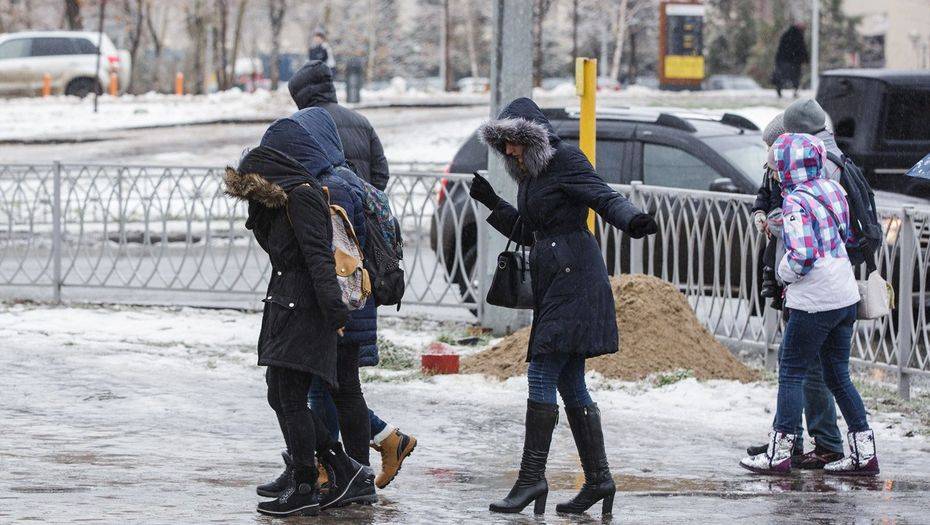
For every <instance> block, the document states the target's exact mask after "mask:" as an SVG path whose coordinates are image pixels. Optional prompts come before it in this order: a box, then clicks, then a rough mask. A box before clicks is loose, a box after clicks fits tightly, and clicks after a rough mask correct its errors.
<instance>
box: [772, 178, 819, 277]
mask: <svg viewBox="0 0 930 525" xmlns="http://www.w3.org/2000/svg"><path fill="white" fill-rule="evenodd" d="M783 216H784V230H783V231H782V238H783V239H784V241H785V257H784V259H782V261H781V264H779V267H778V275H779V277H781V278H782V280H783V281H785V282H786V283H793V282H795V281H798V280H799V279H801V278H802V277H804V276H805V275H807V274H808V273H809V272H810V271H811V269H812V268H813V267H814V263H815V262H816V260H817V251H816V243H817V239H816V238H815V237H814V224H813V219H812V218H811V216H810V213H809V212H808V211H807V209H806V208H805V207H804V206H803V205H802V204H801V200H800V198H798V197H797V196H795V195H788V196H787V197H785V204H784V207H783Z"/></svg>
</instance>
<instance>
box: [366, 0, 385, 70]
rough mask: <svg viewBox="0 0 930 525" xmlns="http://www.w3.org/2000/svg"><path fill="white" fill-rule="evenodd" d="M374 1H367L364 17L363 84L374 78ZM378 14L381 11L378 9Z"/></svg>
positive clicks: (375, 30) (375, 37) (375, 47)
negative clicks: (365, 30) (365, 37)
mask: <svg viewBox="0 0 930 525" xmlns="http://www.w3.org/2000/svg"><path fill="white" fill-rule="evenodd" d="M376 7H378V6H377V5H376V0H368V16H367V17H366V19H367V20H366V22H367V25H368V27H367V31H368V48H367V49H366V58H365V82H366V83H369V84H370V83H371V81H372V80H373V79H374V76H375V62H376V61H377V59H376V58H375V53H376V50H377V48H378V30H377V28H376V26H375V8H376ZM378 11H379V12H380V11H381V10H380V9H378Z"/></svg>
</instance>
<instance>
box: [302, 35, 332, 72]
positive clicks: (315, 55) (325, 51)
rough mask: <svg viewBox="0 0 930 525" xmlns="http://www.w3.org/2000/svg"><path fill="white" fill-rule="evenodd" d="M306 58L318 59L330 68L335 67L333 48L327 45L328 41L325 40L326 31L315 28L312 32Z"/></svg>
mask: <svg viewBox="0 0 930 525" xmlns="http://www.w3.org/2000/svg"><path fill="white" fill-rule="evenodd" d="M307 58H308V60H311V61H313V60H319V61H320V62H322V63H324V64H326V65H327V66H329V67H330V69H332V68H334V67H336V59H335V57H333V50H332V48H331V47H330V46H329V42H327V41H326V33H325V32H324V31H322V30H317V31H316V32H315V33H313V43H312V45H311V46H310V50H309V51H308V52H307Z"/></svg>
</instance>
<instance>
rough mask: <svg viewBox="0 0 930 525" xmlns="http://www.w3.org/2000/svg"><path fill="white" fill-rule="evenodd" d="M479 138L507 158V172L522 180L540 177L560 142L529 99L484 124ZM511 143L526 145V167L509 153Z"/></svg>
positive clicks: (550, 125)
mask: <svg viewBox="0 0 930 525" xmlns="http://www.w3.org/2000/svg"><path fill="white" fill-rule="evenodd" d="M478 135H479V137H480V138H481V141H482V142H484V143H485V144H487V145H488V146H489V147H491V148H493V149H494V151H496V152H497V153H498V154H499V155H501V156H502V157H503V158H504V164H505V166H506V167H507V172H508V173H509V174H510V176H511V177H513V178H514V179H516V180H518V181H519V180H522V179H524V178H527V177H537V176H539V174H540V173H542V172H543V170H545V169H546V166H548V165H549V161H550V160H552V157H553V155H555V147H556V146H557V145H558V143H559V140H560V139H559V137H558V135H556V134H555V130H554V129H553V128H552V124H550V123H549V119H547V118H546V116H545V115H543V112H542V111H541V110H540V109H539V106H537V105H536V103H535V102H533V101H532V100H530V99H528V98H525V97H524V98H518V99H516V100H514V101H513V102H511V103H510V104H508V105H507V107H505V108H504V109H503V110H502V111H501V112H500V115H498V117H497V119H496V120H491V121H489V122H486V123H484V124H483V125H482V126H481V128H480V129H479V130H478ZM507 143H512V144H520V145H522V146H524V148H525V149H524V151H523V167H521V166H520V163H519V162H518V161H517V159H515V158H513V157H510V156H508V155H507V154H506V148H507Z"/></svg>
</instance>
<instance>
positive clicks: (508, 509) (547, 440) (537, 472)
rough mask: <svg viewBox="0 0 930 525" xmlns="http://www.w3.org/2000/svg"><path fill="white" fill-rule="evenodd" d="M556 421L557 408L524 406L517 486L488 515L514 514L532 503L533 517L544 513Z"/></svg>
mask: <svg viewBox="0 0 930 525" xmlns="http://www.w3.org/2000/svg"><path fill="white" fill-rule="evenodd" d="M558 421H559V405H550V404H546V403H537V402H535V401H527V402H526V425H525V426H526V437H525V438H524V440H523V460H522V461H521V462H520V474H518V475H517V482H516V483H514V485H513V488H511V489H510V492H509V493H508V494H507V497H506V498H504V499H503V500H501V501H496V502H494V503H491V505H490V507H489V508H490V510H491V512H504V513H509V514H516V513H518V512H520V511H522V510H523V509H524V508H525V507H526V506H527V505H529V504H530V503H531V502H534V501H535V502H536V503H535V504H534V505H533V512H534V513H535V514H544V513H545V512H546V497H547V496H548V495H549V484H548V483H547V482H546V460H548V459H549V445H550V444H551V443H552V431H553V430H554V429H555V425H556V423H558Z"/></svg>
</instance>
